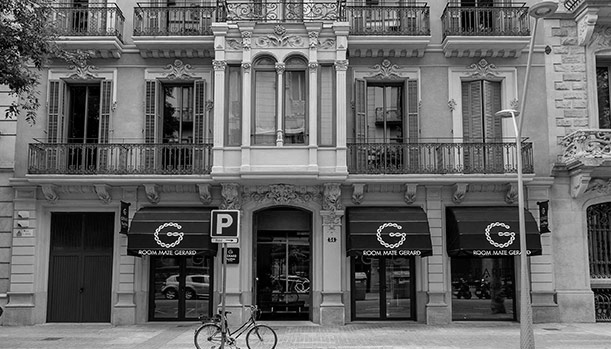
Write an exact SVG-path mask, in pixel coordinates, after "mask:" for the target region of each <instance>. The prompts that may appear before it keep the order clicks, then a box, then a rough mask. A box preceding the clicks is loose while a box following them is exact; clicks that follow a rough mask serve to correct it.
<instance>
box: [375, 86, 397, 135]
mask: <svg viewBox="0 0 611 349" xmlns="http://www.w3.org/2000/svg"><path fill="white" fill-rule="evenodd" d="M402 108H403V87H402V86H367V115H368V121H367V123H368V128H369V129H370V131H369V132H370V134H369V135H368V136H369V138H370V139H371V138H374V139H375V140H376V142H382V143H388V142H389V141H394V142H401V141H402V139H403V110H402Z"/></svg>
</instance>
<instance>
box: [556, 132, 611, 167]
mask: <svg viewBox="0 0 611 349" xmlns="http://www.w3.org/2000/svg"><path fill="white" fill-rule="evenodd" d="M561 145H562V146H564V147H565V149H564V153H563V154H562V157H561V159H562V160H563V161H564V162H571V161H573V160H578V159H580V158H592V159H594V158H596V159H600V160H601V161H602V160H603V159H606V160H609V159H611V130H577V131H575V132H573V133H571V134H569V135H567V136H566V137H564V139H563V140H562V142H561Z"/></svg>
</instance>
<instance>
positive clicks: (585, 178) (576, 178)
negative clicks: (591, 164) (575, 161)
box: [571, 171, 592, 199]
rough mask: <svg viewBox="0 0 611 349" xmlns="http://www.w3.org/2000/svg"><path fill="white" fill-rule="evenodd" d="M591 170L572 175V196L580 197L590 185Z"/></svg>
mask: <svg viewBox="0 0 611 349" xmlns="http://www.w3.org/2000/svg"><path fill="white" fill-rule="evenodd" d="M591 174H592V173H591V171H584V172H581V173H577V174H574V175H572V176H571V197H573V198H574V199H575V198H578V197H579V196H581V195H582V194H584V193H585V192H586V190H587V189H588V187H589V185H590V179H591V178H592V177H591Z"/></svg>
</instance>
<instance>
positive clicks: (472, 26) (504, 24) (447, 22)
mask: <svg viewBox="0 0 611 349" xmlns="http://www.w3.org/2000/svg"><path fill="white" fill-rule="evenodd" d="M441 22H442V27H443V37H444V39H445V37H446V36H452V35H456V36H528V35H530V21H529V16H528V7H526V4H524V3H513V4H512V6H490V7H463V6H458V5H457V4H455V3H448V5H447V6H446V8H445V9H444V10H443V14H442V15H441Z"/></svg>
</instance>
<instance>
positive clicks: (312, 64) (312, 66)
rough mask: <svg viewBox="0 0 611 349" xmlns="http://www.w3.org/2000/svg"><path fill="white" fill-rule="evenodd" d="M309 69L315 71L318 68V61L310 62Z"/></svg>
mask: <svg viewBox="0 0 611 349" xmlns="http://www.w3.org/2000/svg"><path fill="white" fill-rule="evenodd" d="M308 69H310V71H311V72H315V71H316V70H317V69H318V63H316V62H310V63H308Z"/></svg>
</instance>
